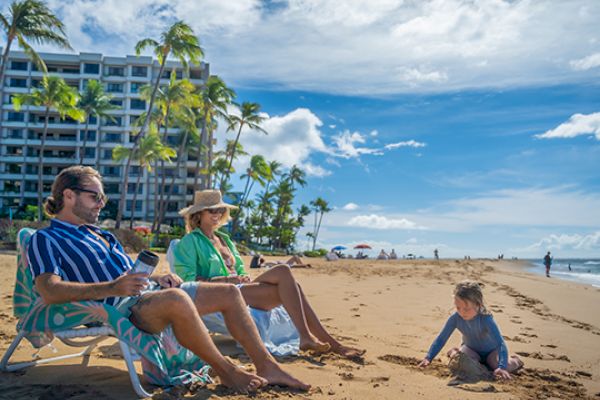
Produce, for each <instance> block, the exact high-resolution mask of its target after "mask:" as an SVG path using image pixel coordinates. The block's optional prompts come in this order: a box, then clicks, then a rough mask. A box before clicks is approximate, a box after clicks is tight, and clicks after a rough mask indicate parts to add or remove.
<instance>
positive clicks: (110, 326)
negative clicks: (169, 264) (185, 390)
mask: <svg viewBox="0 0 600 400" xmlns="http://www.w3.org/2000/svg"><path fill="white" fill-rule="evenodd" d="M34 232H35V231H34V230H33V229H29V228H24V229H22V230H21V231H19V234H18V241H17V250H18V254H17V263H18V268H17V278H16V284H15V291H14V296H13V302H14V309H13V311H14V315H15V316H16V317H18V318H19V323H18V325H17V336H16V337H15V339H14V340H13V342H12V343H11V345H10V346H9V348H8V349H7V351H6V353H5V354H4V356H3V357H2V361H0V370H2V371H7V372H12V371H18V370H21V369H24V368H28V367H32V366H36V365H42V364H48V363H51V362H55V361H60V360H65V359H69V358H75V357H85V356H89V355H90V354H91V352H92V350H93V349H94V348H95V347H96V346H97V345H98V344H99V343H100V342H102V341H104V340H106V339H108V338H110V337H114V338H117V339H118V342H119V347H120V349H121V354H122V356H123V359H124V361H125V365H126V367H127V371H128V372H129V378H130V380H131V384H132V386H133V389H134V391H135V393H136V394H137V395H138V396H139V397H140V398H146V397H150V396H151V394H150V393H148V392H147V391H146V390H145V389H144V388H143V386H142V384H141V383H140V380H139V377H138V375H137V372H136V370H135V366H134V364H133V363H134V361H137V360H139V361H141V362H142V369H143V371H144V375H145V377H146V380H147V381H149V382H150V383H151V384H154V385H161V386H168V385H175V384H179V383H188V382H191V381H194V382H198V381H202V382H210V378H209V377H208V374H207V372H208V370H207V366H206V365H204V363H203V362H202V360H200V359H199V358H198V357H196V356H195V355H193V354H192V353H191V352H189V350H187V349H184V348H182V347H181V346H180V345H179V344H178V343H177V342H176V340H175V339H174V334H173V332H172V330H170V329H167V330H165V331H164V332H162V333H161V334H159V335H150V334H147V333H144V332H142V331H140V330H138V329H137V328H135V326H133V324H131V322H130V321H129V320H128V319H127V318H125V317H124V316H123V315H122V314H120V313H119V312H118V311H117V310H116V309H115V308H114V307H112V306H109V305H103V304H102V303H98V302H93V301H88V302H74V303H67V304H59V305H45V304H43V302H41V299H39V296H38V295H37V293H36V292H35V290H33V279H32V276H31V272H30V271H29V268H28V267H27V247H28V245H29V239H30V237H31V235H32V234H33V233H34ZM24 338H26V339H28V340H29V341H30V342H31V344H32V345H33V346H34V347H35V348H38V349H41V348H42V347H43V346H46V345H49V344H50V343H51V342H52V340H53V339H54V338H58V339H59V340H61V341H62V342H63V343H65V344H66V345H68V346H71V347H80V348H81V347H83V348H84V349H83V350H82V351H79V352H76V353H73V354H67V355H61V356H55V357H49V358H43V359H34V360H31V361H26V362H18V363H12V364H11V363H9V361H10V358H11V357H12V355H13V353H14V351H15V350H16V349H17V347H18V346H19V344H20V343H21V342H22V340H23V339H24ZM82 338H86V339H84V340H76V339H82ZM165 347H168V350H165V349H164V348H165ZM38 353H39V351H38ZM142 356H143V357H142ZM173 371H176V372H173ZM189 371H195V372H189Z"/></svg>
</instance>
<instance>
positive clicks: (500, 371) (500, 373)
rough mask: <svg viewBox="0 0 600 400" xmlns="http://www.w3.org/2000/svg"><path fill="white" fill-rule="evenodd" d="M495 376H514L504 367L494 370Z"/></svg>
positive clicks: (502, 377)
mask: <svg viewBox="0 0 600 400" xmlns="http://www.w3.org/2000/svg"><path fill="white" fill-rule="evenodd" d="M494 376H495V377H496V379H506V380H509V379H512V377H511V376H510V374H509V373H508V371H507V370H505V369H502V368H496V369H495V370H494Z"/></svg>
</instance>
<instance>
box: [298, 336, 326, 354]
mask: <svg viewBox="0 0 600 400" xmlns="http://www.w3.org/2000/svg"><path fill="white" fill-rule="evenodd" d="M330 349H331V346H330V345H329V343H323V342H320V341H318V340H317V339H315V338H309V339H305V340H303V339H300V350H301V351H308V352H310V353H314V354H322V353H327V352H328V351H329V350H330Z"/></svg>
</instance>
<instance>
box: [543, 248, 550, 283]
mask: <svg viewBox="0 0 600 400" xmlns="http://www.w3.org/2000/svg"><path fill="white" fill-rule="evenodd" d="M544 265H545V266H546V276H547V277H548V278H550V267H551V266H552V257H550V252H548V253H547V254H546V256H545V257H544Z"/></svg>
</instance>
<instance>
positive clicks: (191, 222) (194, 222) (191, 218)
mask: <svg viewBox="0 0 600 400" xmlns="http://www.w3.org/2000/svg"><path fill="white" fill-rule="evenodd" d="M204 211H206V210H201V211H198V212H195V213H193V214H187V215H186V216H185V217H183V219H184V220H185V230H186V232H187V233H190V232H191V231H193V230H194V229H196V228H200V223H201V221H202V212H204ZM227 221H229V208H225V212H224V213H223V215H222V216H221V220H220V221H219V227H221V226H223V225H225V224H226V223H227Z"/></svg>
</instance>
